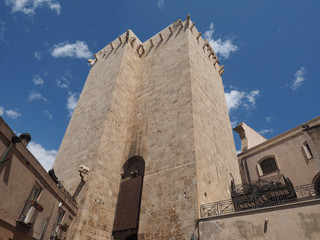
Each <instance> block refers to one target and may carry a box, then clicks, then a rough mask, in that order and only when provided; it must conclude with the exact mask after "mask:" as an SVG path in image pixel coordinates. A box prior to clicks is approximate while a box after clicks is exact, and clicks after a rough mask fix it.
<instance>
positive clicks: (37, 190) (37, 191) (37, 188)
mask: <svg viewBox="0 0 320 240" xmlns="http://www.w3.org/2000/svg"><path fill="white" fill-rule="evenodd" d="M42 190H43V188H42V187H41V185H40V184H39V183H37V182H35V184H34V185H33V187H32V189H31V191H30V193H29V196H28V198H27V200H26V202H25V204H24V207H23V210H22V212H21V214H20V216H19V221H21V222H25V220H26V217H27V215H28V213H29V211H31V208H32V207H33V206H32V205H31V202H32V201H35V202H38V201H39V198H40V195H41V193H42ZM34 211H36V209H34ZM29 214H31V213H29ZM32 215H33V216H31V218H32V220H31V221H30V223H28V224H29V225H31V226H32V225H33V223H34V221H35V213H32Z"/></svg>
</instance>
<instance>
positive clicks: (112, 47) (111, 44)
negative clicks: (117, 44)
mask: <svg viewBox="0 0 320 240" xmlns="http://www.w3.org/2000/svg"><path fill="white" fill-rule="evenodd" d="M110 46H111V50H113V49H114V46H113V43H112V42H111V43H110Z"/></svg>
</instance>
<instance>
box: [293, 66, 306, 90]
mask: <svg viewBox="0 0 320 240" xmlns="http://www.w3.org/2000/svg"><path fill="white" fill-rule="evenodd" d="M306 73H307V71H306V68H305V67H301V68H300V69H299V70H298V71H297V72H296V73H295V74H294V77H295V79H294V80H293V82H292V84H291V89H292V90H293V91H295V90H297V89H298V87H300V86H301V85H302V83H303V82H304V81H305V80H306V78H305V75H306Z"/></svg>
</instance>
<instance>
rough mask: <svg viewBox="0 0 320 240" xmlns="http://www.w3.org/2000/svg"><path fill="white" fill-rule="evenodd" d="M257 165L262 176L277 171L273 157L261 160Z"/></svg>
mask: <svg viewBox="0 0 320 240" xmlns="http://www.w3.org/2000/svg"><path fill="white" fill-rule="evenodd" d="M258 165H259V166H260V169H261V172H262V174H263V175H265V174H268V173H272V172H274V171H277V170H278V166H277V163H276V160H275V158H273V157H268V158H266V159H264V160H262V161H261V162H260V163H259V164H258ZM259 166H258V167H259Z"/></svg>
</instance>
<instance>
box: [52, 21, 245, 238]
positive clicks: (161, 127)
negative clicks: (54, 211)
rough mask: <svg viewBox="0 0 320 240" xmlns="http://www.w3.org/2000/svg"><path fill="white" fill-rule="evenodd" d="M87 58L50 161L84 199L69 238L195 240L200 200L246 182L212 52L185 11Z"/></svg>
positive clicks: (226, 194)
mask: <svg viewBox="0 0 320 240" xmlns="http://www.w3.org/2000/svg"><path fill="white" fill-rule="evenodd" d="M89 61H90V63H91V65H92V68H91V71H90V73H89V76H88V78H87V81H86V83H85V86H84V88H83V91H82V93H81V96H80V99H79V102H78V105H77V108H76V109H75V111H74V113H73V116H72V118H71V120H70V123H69V126H68V128H67V131H66V133H65V136H64V138H63V141H62V143H61V146H60V149H59V152H58V155H57V158H56V160H55V163H54V169H55V171H56V173H57V176H58V177H59V179H60V180H61V181H62V182H63V184H64V185H65V187H66V188H67V189H68V190H69V191H70V192H71V193H74V196H75V197H76V199H77V201H78V203H79V213H78V215H77V217H76V219H75V220H74V221H73V225H72V226H71V231H70V232H71V234H70V236H69V237H70V239H121V240H122V239H123V240H125V239H137V238H138V239H144V240H146V239H156V240H159V239H196V236H197V232H198V230H197V219H198V217H199V206H200V204H203V203H207V202H213V201H219V200H223V199H228V198H230V193H229V186H230V180H231V178H234V179H235V181H236V182H240V176H239V169H238V164H237V156H236V151H235V147H234V142H233V137H232V130H231V125H230V120H229V115H228V110H227V105H226V100H225V96H224V89H223V84H222V80H221V76H220V75H221V74H222V73H223V71H224V70H223V66H220V65H219V61H218V59H217V56H216V54H215V52H214V51H213V49H212V48H211V46H210V45H209V43H208V42H207V41H206V40H203V39H202V38H201V33H199V32H198V31H197V30H196V28H195V24H194V23H192V22H191V20H190V18H189V17H188V18H187V20H186V21H184V22H183V21H181V20H177V21H175V22H174V23H173V24H171V25H170V26H168V27H167V28H165V29H164V30H162V31H161V32H160V33H158V34H156V35H155V36H153V37H152V38H150V39H149V40H147V41H145V42H144V43H142V42H141V41H140V40H139V39H138V38H137V37H136V36H135V34H134V33H133V32H132V31H130V30H128V31H127V32H126V33H124V34H122V35H121V36H119V37H118V38H117V39H115V40H114V41H113V42H112V43H110V44H109V45H107V46H106V47H104V48H103V49H102V50H101V51H99V52H98V53H97V54H96V55H95V59H94V60H89ZM80 165H84V166H85V167H88V168H89V169H90V170H89V172H88V175H87V176H86V178H85V180H81V177H80V176H79V173H78V167H79V166H80ZM230 173H231V174H230Z"/></svg>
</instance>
